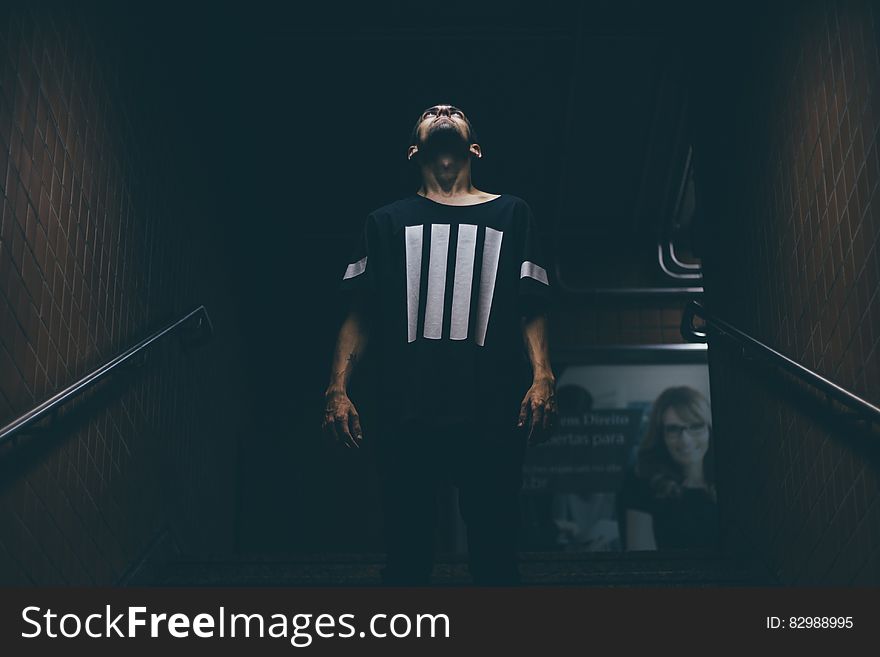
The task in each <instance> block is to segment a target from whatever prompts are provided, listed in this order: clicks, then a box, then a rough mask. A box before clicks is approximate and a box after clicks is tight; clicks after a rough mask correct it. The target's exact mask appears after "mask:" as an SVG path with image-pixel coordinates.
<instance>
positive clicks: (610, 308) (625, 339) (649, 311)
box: [550, 296, 685, 350]
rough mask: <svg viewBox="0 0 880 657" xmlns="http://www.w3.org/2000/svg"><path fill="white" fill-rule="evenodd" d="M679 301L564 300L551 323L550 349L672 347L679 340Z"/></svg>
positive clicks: (660, 299) (682, 304) (561, 301)
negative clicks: (625, 346)
mask: <svg viewBox="0 0 880 657" xmlns="http://www.w3.org/2000/svg"><path fill="white" fill-rule="evenodd" d="M684 304H685V302H684V301H683V300H681V299H679V298H676V299H668V298H667V299H664V298H656V297H655V298H650V297H640V298H626V297H623V296H617V297H613V296H602V297H591V296H585V297H582V298H578V297H564V298H562V299H561V300H560V301H559V303H558V306H557V307H556V308H555V312H554V313H553V316H552V319H551V321H550V346H551V349H561V350H568V349H577V348H579V347H585V346H621V345H642V344H675V343H681V342H683V340H682V337H681V313H682V309H683V308H684Z"/></svg>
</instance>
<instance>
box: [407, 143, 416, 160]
mask: <svg viewBox="0 0 880 657" xmlns="http://www.w3.org/2000/svg"><path fill="white" fill-rule="evenodd" d="M418 152H419V147H418V146H416V145H412V146H410V147H409V148H407V149H406V159H407V160H411V159H413V157H414V156H415V154H416V153H418Z"/></svg>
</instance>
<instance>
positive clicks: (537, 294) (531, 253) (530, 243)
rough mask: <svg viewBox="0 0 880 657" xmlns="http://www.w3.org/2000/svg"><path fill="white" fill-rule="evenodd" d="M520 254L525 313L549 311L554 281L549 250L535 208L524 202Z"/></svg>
mask: <svg viewBox="0 0 880 657" xmlns="http://www.w3.org/2000/svg"><path fill="white" fill-rule="evenodd" d="M520 212H521V217H520V220H521V224H520V226H521V242H520V253H519V300H520V311H521V313H522V314H534V313H541V312H546V311H547V309H548V308H549V305H550V278H549V275H548V273H547V272H548V264H547V260H546V257H545V250H544V248H543V245H542V244H541V236H540V233H539V232H538V227H537V225H536V224H535V217H534V215H533V214H532V209H531V208H530V207H529V205H528V204H527V203H526V202H525V201H523V202H522V206H521V209H520Z"/></svg>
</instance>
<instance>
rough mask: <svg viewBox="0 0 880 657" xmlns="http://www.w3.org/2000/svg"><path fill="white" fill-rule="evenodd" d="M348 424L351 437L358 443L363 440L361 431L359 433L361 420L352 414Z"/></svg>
mask: <svg viewBox="0 0 880 657" xmlns="http://www.w3.org/2000/svg"><path fill="white" fill-rule="evenodd" d="M349 420H350V422H349V424H350V425H351V435H352V436H354V439H355V440H357V441H358V443H360V442H361V441H362V440H363V439H364V435H363V431H361V418H360V417H359V416H358V414H357V413H352V414H351V416H350V418H349Z"/></svg>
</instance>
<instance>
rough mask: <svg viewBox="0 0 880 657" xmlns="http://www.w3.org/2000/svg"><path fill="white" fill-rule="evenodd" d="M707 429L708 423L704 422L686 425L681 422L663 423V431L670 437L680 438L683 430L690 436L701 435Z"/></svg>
mask: <svg viewBox="0 0 880 657" xmlns="http://www.w3.org/2000/svg"><path fill="white" fill-rule="evenodd" d="M708 430H709V425H708V424H706V423H705V422H696V423H694V424H689V425H687V426H685V425H683V424H664V425H663V433H664V434H666V435H667V436H669V437H670V438H680V437H681V435H682V434H683V433H685V432H687V433H688V435H690V436H701V435H702V434H704V433H706V431H708Z"/></svg>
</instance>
